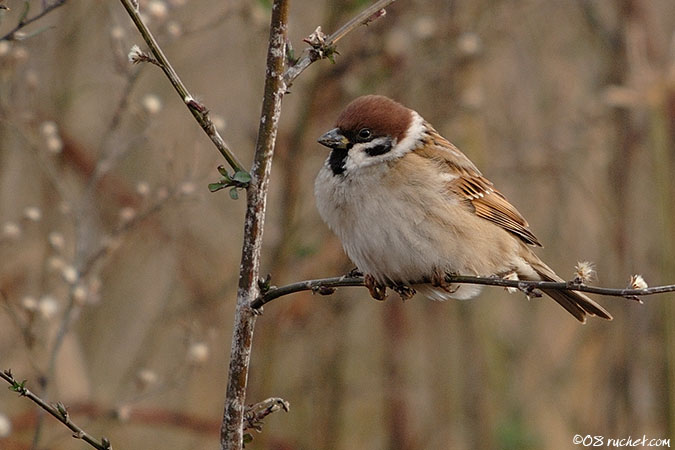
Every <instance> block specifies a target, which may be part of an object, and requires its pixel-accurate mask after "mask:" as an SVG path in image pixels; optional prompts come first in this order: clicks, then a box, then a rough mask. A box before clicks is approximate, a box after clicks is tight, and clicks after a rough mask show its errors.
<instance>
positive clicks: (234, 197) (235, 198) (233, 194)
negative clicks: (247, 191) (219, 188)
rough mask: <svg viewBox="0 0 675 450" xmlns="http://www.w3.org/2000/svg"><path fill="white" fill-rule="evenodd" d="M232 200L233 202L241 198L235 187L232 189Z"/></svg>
mask: <svg viewBox="0 0 675 450" xmlns="http://www.w3.org/2000/svg"><path fill="white" fill-rule="evenodd" d="M230 198H231V199H232V200H237V199H238V198H239V193H238V192H237V188H236V187H233V188H232V189H230Z"/></svg>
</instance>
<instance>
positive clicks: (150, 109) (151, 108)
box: [141, 94, 162, 116]
mask: <svg viewBox="0 0 675 450" xmlns="http://www.w3.org/2000/svg"><path fill="white" fill-rule="evenodd" d="M141 105H143V109H144V110H145V112H146V113H148V114H150V115H151V116H153V115H155V114H157V113H158V112H160V111H161V110H162V101H161V100H160V99H159V97H157V96H156V95H155V94H147V95H145V96H144V97H143V99H142V100H141Z"/></svg>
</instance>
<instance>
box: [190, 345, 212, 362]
mask: <svg viewBox="0 0 675 450" xmlns="http://www.w3.org/2000/svg"><path fill="white" fill-rule="evenodd" d="M208 359H209V346H208V345H207V344H206V343H205V342H195V343H194V344H192V345H190V348H188V352H187V360H188V362H189V363H191V364H203V363H205V362H206V361H207V360H208Z"/></svg>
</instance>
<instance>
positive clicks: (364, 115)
mask: <svg viewBox="0 0 675 450" xmlns="http://www.w3.org/2000/svg"><path fill="white" fill-rule="evenodd" d="M411 121H412V111H411V110H410V109H408V108H406V107H405V106H403V105H401V104H400V103H397V102H395V101H394V100H391V99H390V98H387V97H384V96H382V95H364V96H362V97H359V98H357V99H355V100H354V101H352V102H351V103H350V104H349V105H347V107H346V108H345V109H344V110H343V111H342V113H341V114H340V116H339V117H338V119H337V122H336V127H337V128H339V129H340V131H341V132H342V133H343V134H344V135H345V136H349V135H356V134H358V133H359V132H360V131H361V130H364V129H368V130H370V132H371V133H372V136H373V137H378V136H390V137H392V138H393V139H396V140H397V141H398V142H400V141H401V140H402V139H403V138H404V137H405V135H406V131H407V130H408V127H409V125H410V122H411ZM350 137H351V136H350Z"/></svg>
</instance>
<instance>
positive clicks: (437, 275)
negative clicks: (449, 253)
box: [431, 270, 460, 294]
mask: <svg viewBox="0 0 675 450" xmlns="http://www.w3.org/2000/svg"><path fill="white" fill-rule="evenodd" d="M431 285H432V286H433V287H437V288H441V289H443V290H444V291H445V292H447V293H449V294H452V293H454V292H457V289H459V286H460V285H459V284H452V283H448V282H447V281H446V280H445V272H441V271H440V270H434V274H433V275H432V276H431Z"/></svg>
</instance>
